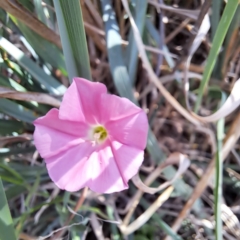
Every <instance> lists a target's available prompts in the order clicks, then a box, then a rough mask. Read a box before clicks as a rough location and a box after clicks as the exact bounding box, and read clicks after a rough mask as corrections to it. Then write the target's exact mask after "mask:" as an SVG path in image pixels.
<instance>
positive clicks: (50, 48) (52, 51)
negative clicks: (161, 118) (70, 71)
mask: <svg viewBox="0 0 240 240" xmlns="http://www.w3.org/2000/svg"><path fill="white" fill-rule="evenodd" d="M12 19H13V17H12ZM14 22H15V24H16V25H17V26H18V27H19V29H20V30H21V32H22V33H23V35H24V37H25V38H26V40H27V41H28V43H29V44H30V45H31V47H32V48H33V49H34V51H35V52H36V53H37V55H39V56H40V57H41V58H42V59H43V60H44V61H46V62H47V63H49V64H51V65H52V66H53V67H55V68H58V69H59V70H61V72H62V73H63V74H64V75H65V76H67V70H66V65H65V61H64V56H63V54H62V52H61V51H60V49H59V48H58V47H57V46H55V45H54V44H52V43H50V42H48V41H47V40H45V39H44V38H42V37H41V36H39V35H38V34H37V33H35V32H34V31H32V30H31V29H30V28H29V27H28V26H26V25H25V24H23V23H21V22H20V21H19V20H17V19H15V20H14Z"/></svg>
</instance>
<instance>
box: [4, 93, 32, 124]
mask: <svg viewBox="0 0 240 240" xmlns="http://www.w3.org/2000/svg"><path fill="white" fill-rule="evenodd" d="M0 112H3V113H5V114H7V115H9V116H11V117H14V118H16V119H19V120H22V121H24V122H27V123H32V122H33V121H34V120H35V119H36V116H35V115H34V113H33V112H31V111H30V110H28V109H25V108H24V107H23V106H22V105H20V104H17V103H15V102H12V101H10V100H8V99H3V98H1V99H0Z"/></svg>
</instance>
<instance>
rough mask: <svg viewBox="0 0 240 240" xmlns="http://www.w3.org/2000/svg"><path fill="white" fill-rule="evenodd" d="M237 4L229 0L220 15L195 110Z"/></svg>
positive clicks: (197, 107)
mask: <svg viewBox="0 0 240 240" xmlns="http://www.w3.org/2000/svg"><path fill="white" fill-rule="evenodd" d="M238 4H239V2H238V1H236V0H229V1H228V2H227V4H226V7H225V9H224V12H223V15H222V17H221V20H220V22H219V25H218V27H217V30H216V34H215V36H214V39H213V43H212V48H211V50H210V53H209V56H208V58H207V62H206V67H205V70H204V73H203V79H202V81H201V84H200V88H199V94H198V97H197V101H196V105H195V108H194V111H195V112H197V111H198V110H199V107H200V104H201V102H202V97H203V94H204V91H205V88H206V87H207V84H208V82H209V78H210V76H211V73H212V71H213V68H214V65H215V63H216V60H217V56H218V53H219V51H220V48H221V46H222V43H223V40H224V38H225V36H226V33H227V30H228V28H229V26H230V23H231V21H232V18H233V16H234V14H235V11H236V10H237V7H238Z"/></svg>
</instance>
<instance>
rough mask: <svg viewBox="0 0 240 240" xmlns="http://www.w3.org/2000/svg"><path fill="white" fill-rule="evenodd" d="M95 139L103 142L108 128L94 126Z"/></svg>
mask: <svg viewBox="0 0 240 240" xmlns="http://www.w3.org/2000/svg"><path fill="white" fill-rule="evenodd" d="M92 134H93V135H92V136H93V140H94V141H95V142H96V143H102V142H104V141H105V140H106V138H107V136H108V133H107V130H106V129H105V128H104V127H103V126H96V127H94V128H93V133H92Z"/></svg>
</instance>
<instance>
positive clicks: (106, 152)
mask: <svg viewBox="0 0 240 240" xmlns="http://www.w3.org/2000/svg"><path fill="white" fill-rule="evenodd" d="M109 144H110V143H107V144H105V145H104V146H102V147H101V148H100V149H99V150H98V151H97V152H94V153H93V154H92V155H91V156H90V158H89V160H88V161H91V166H92V167H91V178H92V180H91V182H89V187H90V189H91V190H93V191H95V192H98V193H112V192H119V191H122V190H124V189H126V188H128V185H127V182H125V181H124V179H123V177H122V175H121V170H120V169H119V168H118V165H117V163H116V159H115V158H114V155H113V153H112V149H111V147H110V145H109Z"/></svg>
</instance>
